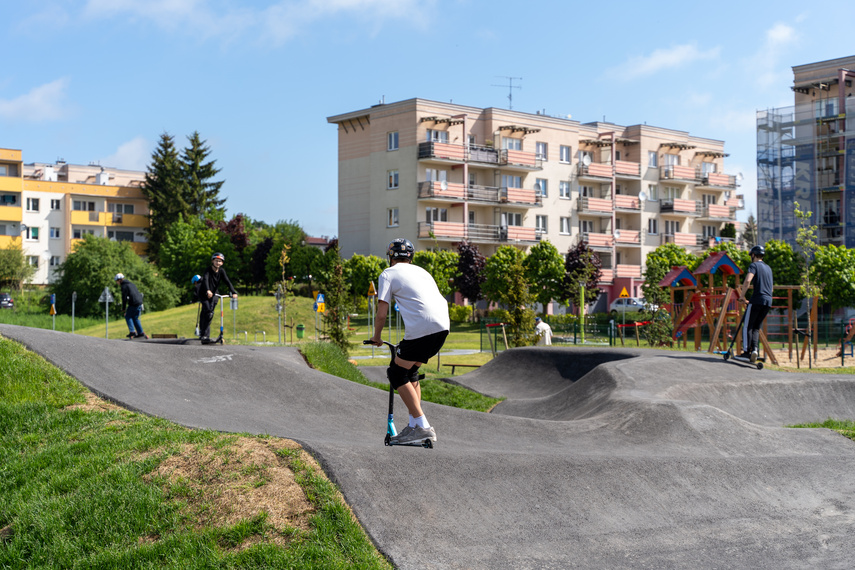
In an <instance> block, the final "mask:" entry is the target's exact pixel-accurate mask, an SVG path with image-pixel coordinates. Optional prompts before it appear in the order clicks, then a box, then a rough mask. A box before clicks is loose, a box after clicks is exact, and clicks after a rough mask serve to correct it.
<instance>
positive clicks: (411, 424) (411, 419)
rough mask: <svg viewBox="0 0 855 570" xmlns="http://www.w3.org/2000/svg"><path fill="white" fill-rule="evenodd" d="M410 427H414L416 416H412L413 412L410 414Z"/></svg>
mask: <svg viewBox="0 0 855 570" xmlns="http://www.w3.org/2000/svg"><path fill="white" fill-rule="evenodd" d="M410 427H411V428H414V427H416V418H414V417H413V414H410Z"/></svg>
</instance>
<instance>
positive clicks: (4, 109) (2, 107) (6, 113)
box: [0, 78, 69, 122]
mask: <svg viewBox="0 0 855 570" xmlns="http://www.w3.org/2000/svg"><path fill="white" fill-rule="evenodd" d="M68 84H69V79H68V78H61V79H57V80H55V81H51V82H50V83H46V84H44V85H40V86H38V87H34V88H33V89H32V90H30V92H29V93H26V94H24V95H21V96H19V97H16V98H15V99H8V100H6V99H0V118H3V119H6V120H9V121H19V122H42V121H53V120H56V119H61V118H63V117H65V116H67V115H68V109H67V106H66V103H65V100H66V89H67V88H68Z"/></svg>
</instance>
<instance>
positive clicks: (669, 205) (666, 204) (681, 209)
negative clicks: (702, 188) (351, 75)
mask: <svg viewBox="0 0 855 570" xmlns="http://www.w3.org/2000/svg"><path fill="white" fill-rule="evenodd" d="M659 212H660V213H663V214H680V215H683V216H700V215H701V203H700V202H698V201H697V200H683V199H680V198H674V199H673V200H668V201H664V200H663V201H661V202H659Z"/></svg>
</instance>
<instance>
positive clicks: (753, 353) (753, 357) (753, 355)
mask: <svg viewBox="0 0 855 570" xmlns="http://www.w3.org/2000/svg"><path fill="white" fill-rule="evenodd" d="M758 356H760V355H759V354H757V351H756V350H752V351H751V356H749V357H748V360H749V361H751V363H752V364H753V363H755V362H757V357H758Z"/></svg>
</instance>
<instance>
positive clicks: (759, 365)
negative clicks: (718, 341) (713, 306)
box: [715, 311, 766, 370]
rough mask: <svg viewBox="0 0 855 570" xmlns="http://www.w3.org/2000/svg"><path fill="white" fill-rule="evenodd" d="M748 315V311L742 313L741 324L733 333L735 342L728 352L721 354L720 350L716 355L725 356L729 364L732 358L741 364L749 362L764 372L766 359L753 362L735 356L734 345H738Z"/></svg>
mask: <svg viewBox="0 0 855 570" xmlns="http://www.w3.org/2000/svg"><path fill="white" fill-rule="evenodd" d="M747 314H748V311H743V312H742V318H741V319H739V324H738V325H737V326H736V330H735V331H734V333H733V340H731V341H730V346H729V347H728V348H727V352H721V351H720V350H717V351H715V354H723V355H724V360H725V362H727V361H728V360H730V359H731V358H732V359H734V360H738V361H739V362H747V363H748V364H752V365H753V366H756V367H757V370H763V363H764V362H766V359H765V358H758V359H757V361H756V362H751V361H750V360H748V359H747V358H744V357H742V356H735V355H734V354H733V345H734V344H736V338H737V337H738V336H739V335H740V334H741V331H742V324H743V323H744V322H745V315H747Z"/></svg>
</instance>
